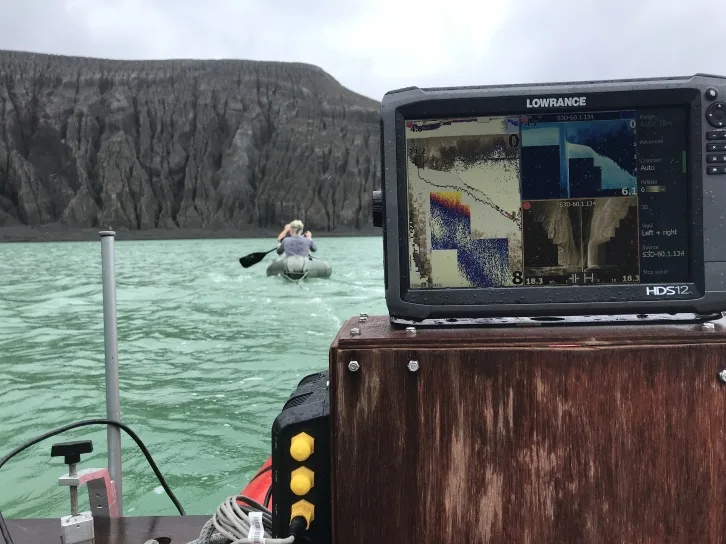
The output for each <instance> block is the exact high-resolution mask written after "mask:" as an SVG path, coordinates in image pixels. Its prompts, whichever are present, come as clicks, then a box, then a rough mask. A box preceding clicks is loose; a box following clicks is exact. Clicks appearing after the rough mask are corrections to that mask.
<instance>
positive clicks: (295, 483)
mask: <svg viewBox="0 0 726 544" xmlns="http://www.w3.org/2000/svg"><path fill="white" fill-rule="evenodd" d="M314 485H315V473H314V472H313V471H312V470H310V469H309V468H307V467H300V468H297V469H295V470H293V471H292V473H291V474H290V489H291V490H292V492H293V493H295V495H297V496H298V497H302V496H303V495H307V493H308V491H310V490H311V489H312V488H313V486H314Z"/></svg>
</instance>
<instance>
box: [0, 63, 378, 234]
mask: <svg viewBox="0 0 726 544" xmlns="http://www.w3.org/2000/svg"><path fill="white" fill-rule="evenodd" d="M378 115H379V104H378V103H377V102H375V101H373V100H371V99H368V98H365V97H362V96H360V95H357V94H355V93H353V92H351V91H349V90H347V89H345V88H344V87H342V86H341V85H340V84H338V83H337V82H336V81H335V80H334V79H333V78H332V77H331V76H329V75H328V74H326V73H325V72H324V71H322V70H321V69H319V68H316V67H314V66H310V65H304V64H288V63H275V62H253V61H154V62H151V61H108V60H97V59H88V58H74V57H60V56H51V55H37V54H36V55H33V54H29V53H14V52H1V51H0V226H11V225H18V224H20V225H31V226H36V225H42V224H50V223H63V224H65V225H67V226H69V227H104V228H106V227H112V228H114V229H118V228H128V229H148V228H155V227H161V228H176V227H180V228H211V229H214V228H230V227H232V228H244V227H246V226H254V227H278V226H282V225H283V224H284V223H285V222H287V221H290V220H292V219H294V218H300V219H302V220H303V221H305V222H306V225H307V226H308V227H310V228H311V229H313V230H318V231H321V230H322V231H326V230H334V229H340V228H350V229H358V228H364V227H366V226H368V225H369V224H370V222H371V221H370V216H371V207H370V200H371V192H372V191H373V190H374V189H375V188H378V187H379V186H380V182H379V178H380V169H379V167H378V161H379V135H378V130H379V129H378Z"/></svg>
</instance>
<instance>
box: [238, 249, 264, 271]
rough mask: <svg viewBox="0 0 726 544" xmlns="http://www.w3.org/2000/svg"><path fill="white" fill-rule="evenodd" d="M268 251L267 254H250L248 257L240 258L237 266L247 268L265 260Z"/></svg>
mask: <svg viewBox="0 0 726 544" xmlns="http://www.w3.org/2000/svg"><path fill="white" fill-rule="evenodd" d="M267 253H269V251H267V252H259V253H250V254H249V255H245V256H244V257H240V260H239V264H241V265H242V268H249V267H250V266H252V265H253V264H257V263H259V262H260V261H261V260H262V259H264V258H265V255H267Z"/></svg>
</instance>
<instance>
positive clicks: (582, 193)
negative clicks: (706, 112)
mask: <svg viewBox="0 0 726 544" xmlns="http://www.w3.org/2000/svg"><path fill="white" fill-rule="evenodd" d="M687 129H688V126H687V113H686V110H685V108H677V107H672V108H671V107H668V108H647V109H637V110H624V111H604V112H587V113H582V112H580V113H551V114H535V115H514V116H496V117H472V118H455V119H435V120H434V119H428V120H420V121H415V120H408V121H406V122H405V134H406V159H407V160H406V176H407V193H408V226H409V229H408V233H409V278H410V282H409V283H410V287H411V288H413V289H436V288H467V287H469V288H477V287H479V288H481V287H518V286H552V285H607V284H632V283H671V282H686V281H688V280H689V266H688V255H687V250H688V230H687V229H688V212H687V209H688V201H687V190H686V187H687V167H686V165H687V163H686V145H687V137H686V134H687Z"/></svg>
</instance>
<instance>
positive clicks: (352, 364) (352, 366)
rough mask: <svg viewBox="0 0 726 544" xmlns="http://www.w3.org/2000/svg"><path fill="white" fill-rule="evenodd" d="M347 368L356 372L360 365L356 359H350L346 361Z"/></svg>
mask: <svg viewBox="0 0 726 544" xmlns="http://www.w3.org/2000/svg"><path fill="white" fill-rule="evenodd" d="M348 370H350V371H351V372H358V371H359V370H360V365H359V364H358V361H351V362H350V363H348Z"/></svg>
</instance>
